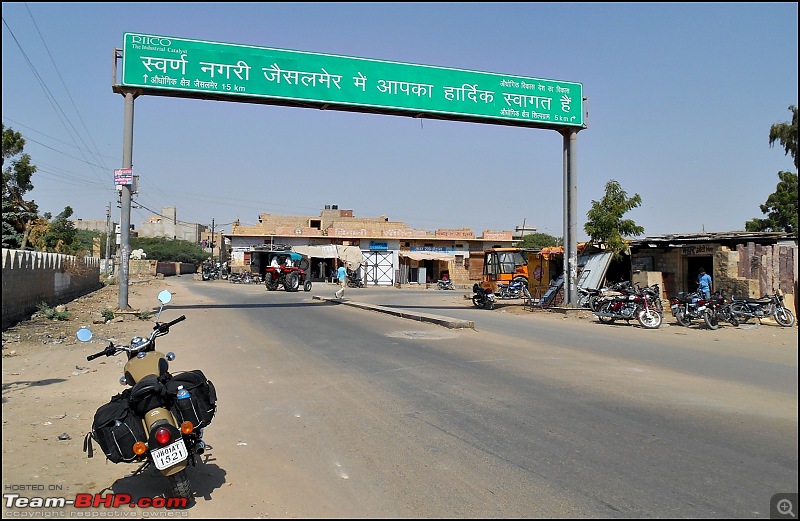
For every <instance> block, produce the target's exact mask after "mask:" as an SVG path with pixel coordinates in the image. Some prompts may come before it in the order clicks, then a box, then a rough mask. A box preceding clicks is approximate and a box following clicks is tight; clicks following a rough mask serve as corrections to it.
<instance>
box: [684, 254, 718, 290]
mask: <svg viewBox="0 0 800 521" xmlns="http://www.w3.org/2000/svg"><path fill="white" fill-rule="evenodd" d="M700 268H704V269H705V270H706V273H708V274H709V275H710V276H711V282H712V284H713V283H714V257H713V256H712V255H703V256H698V257H686V278H685V279H684V284H685V286H684V288H685V291H686V292H687V293H690V292H693V291H697V275H698V273H699V272H700ZM712 287H713V286H712Z"/></svg>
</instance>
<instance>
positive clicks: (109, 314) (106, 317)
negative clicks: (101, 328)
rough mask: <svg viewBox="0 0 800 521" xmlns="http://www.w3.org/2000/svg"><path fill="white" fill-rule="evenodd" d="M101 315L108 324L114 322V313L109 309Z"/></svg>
mask: <svg viewBox="0 0 800 521" xmlns="http://www.w3.org/2000/svg"><path fill="white" fill-rule="evenodd" d="M100 315H102V317H103V320H105V321H106V322H108V321H109V320H114V312H113V311H111V310H110V309H108V308H105V309H104V310H103V311H101V312H100Z"/></svg>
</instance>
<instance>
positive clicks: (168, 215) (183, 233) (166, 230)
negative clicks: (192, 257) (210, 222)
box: [139, 206, 206, 244]
mask: <svg viewBox="0 0 800 521" xmlns="http://www.w3.org/2000/svg"><path fill="white" fill-rule="evenodd" d="M204 231H206V226H204V225H202V224H197V223H188V222H183V221H179V220H178V211H177V210H176V208H175V207H174V206H165V207H163V208H162V209H161V214H159V215H154V216H151V217H150V218H149V219H148V220H147V222H143V223H142V224H141V227H140V228H139V237H166V238H167V239H181V240H184V241H189V242H193V243H195V244H199V243H200V240H201V234H202V232H204Z"/></svg>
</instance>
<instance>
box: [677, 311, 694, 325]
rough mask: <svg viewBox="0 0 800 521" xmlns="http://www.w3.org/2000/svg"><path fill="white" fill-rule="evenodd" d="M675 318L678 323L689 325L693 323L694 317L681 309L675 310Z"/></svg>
mask: <svg viewBox="0 0 800 521" xmlns="http://www.w3.org/2000/svg"><path fill="white" fill-rule="evenodd" d="M675 320H677V321H678V324H679V325H681V326H683V327H689V326H691V325H692V319H691V318H689V317H687V316H686V315H685V314H684V313H683V310H681V309H679V310H678V311H676V312H675Z"/></svg>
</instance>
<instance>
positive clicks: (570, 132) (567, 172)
mask: <svg viewBox="0 0 800 521" xmlns="http://www.w3.org/2000/svg"><path fill="white" fill-rule="evenodd" d="M561 135H562V136H563V137H564V306H565V307H577V303H578V150H577V148H578V130H577V129H566V130H563V131H561Z"/></svg>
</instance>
